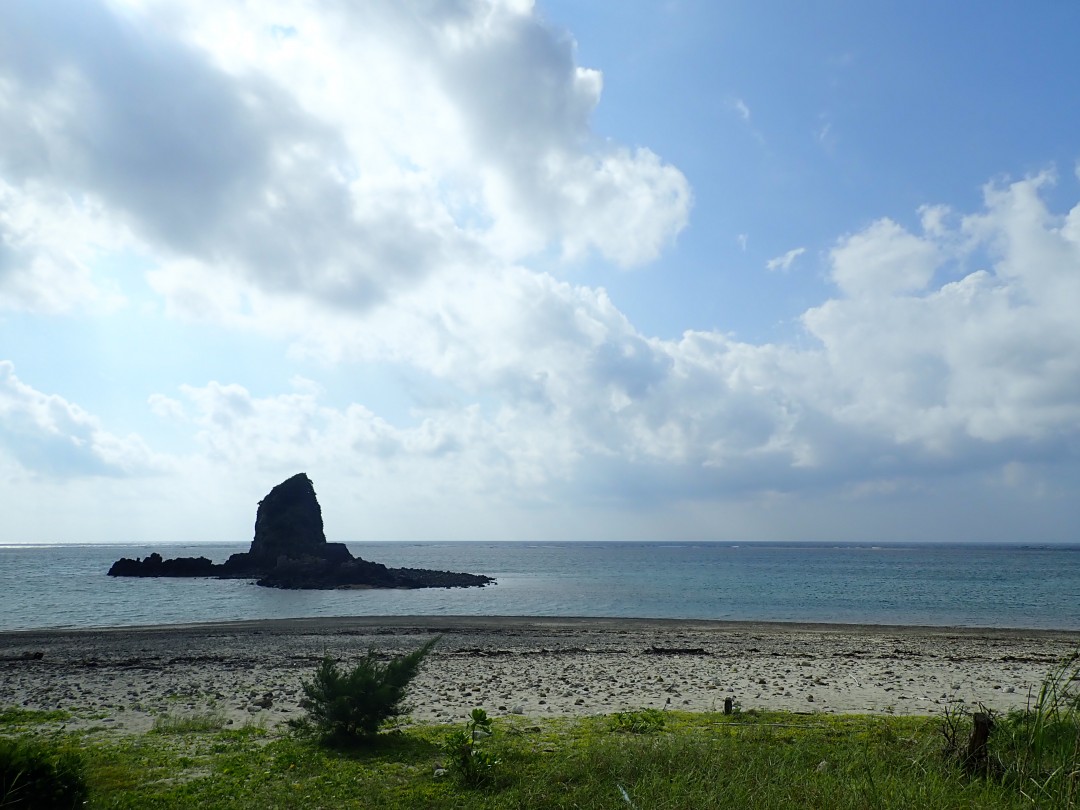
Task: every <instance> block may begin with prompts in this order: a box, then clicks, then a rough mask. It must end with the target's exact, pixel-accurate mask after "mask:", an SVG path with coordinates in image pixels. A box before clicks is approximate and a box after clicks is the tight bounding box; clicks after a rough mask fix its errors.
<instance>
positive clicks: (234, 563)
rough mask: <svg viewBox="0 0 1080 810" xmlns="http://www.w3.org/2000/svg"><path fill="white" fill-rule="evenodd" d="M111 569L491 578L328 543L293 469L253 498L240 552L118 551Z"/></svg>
mask: <svg viewBox="0 0 1080 810" xmlns="http://www.w3.org/2000/svg"><path fill="white" fill-rule="evenodd" d="M109 576H111V577H217V578H219V579H254V580H256V584H258V585H263V586H265V587H268V588H293V589H328V588H468V587H480V586H484V585H488V584H490V583H492V582H494V580H493V579H492V578H491V577H488V576H484V575H481V574H464V573H456V572H453V571H432V570H429V569H426V568H388V567H387V566H385V565H382V564H381V563H376V562H371V561H369V560H364V559H361V558H359V557H354V556H353V555H352V553H351V552H350V551H349V549H348V548H347V547H346V546H345V544H344V543H328V542H326V535H325V534H324V532H323V520H322V509H321V508H320V506H319V501H318V499H317V498H316V497H315V488H314V486H313V485H312V483H311V479H310V478H308V477H307V475H305V474H304V473H299V474H297V475H294V476H293V477H292V478H289V479H288V480H286V481H283V482H282V483H280V484H278V485H277V486H276V487H274V488H273V489H272V490H270V493H269V494H268V495H267V496H266V497H265V498H263V500H261V501H260V502H259V508H258V510H257V512H256V516H255V539H254V540H253V541H252V542H251V548H250V549H249V550H248V551H246V552H241V553H239V554H233V555H232V556H231V557H229V559H228V560H226V561H225V562H223V563H214V562H213V561H212V560H210V559H208V558H207V557H176V558H174V559H168V560H167V559H163V558H162V556H161V555H160V554H158V553H156V552H155V553H153V554H150V555H149V556H148V557H146V558H145V559H143V558H136V559H134V560H133V559H130V558H127V557H124V558H121V559H119V560H117V561H116V562H115V563H113V565H112V567H111V568H110V569H109Z"/></svg>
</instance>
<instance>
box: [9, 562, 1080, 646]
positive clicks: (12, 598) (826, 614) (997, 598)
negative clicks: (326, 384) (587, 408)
mask: <svg viewBox="0 0 1080 810" xmlns="http://www.w3.org/2000/svg"><path fill="white" fill-rule="evenodd" d="M348 545H349V548H350V550H351V551H352V552H353V554H354V555H357V556H361V557H363V558H365V559H369V560H374V561H376V562H381V563H384V564H386V565H390V566H394V567H420V568H437V569H446V570H455V571H469V572H472V573H480V574H488V575H491V576H494V577H496V578H497V580H498V584H496V585H493V586H489V587H486V588H470V589H456V590H441V589H440V590H421V591H399V590H390V591H382V590H369V591H279V590H274V589H270V588H259V587H257V586H256V585H254V584H253V583H250V582H245V581H237V580H213V579H187V580H183V579H179V580H178V579H116V578H112V577H108V576H106V575H105V572H106V571H107V570H108V568H109V565H110V564H111V563H112V562H113V561H114V560H116V559H117V558H119V557H137V556H138V557H144V556H146V555H147V554H149V553H150V552H151V551H155V550H156V551H159V552H160V553H161V554H162V555H163V556H165V557H180V556H206V557H210V558H211V559H212V560H214V561H215V562H222V561H224V559H225V558H226V557H227V556H228V555H229V554H231V553H233V552H236V551H246V550H247V548H248V544H247V543H241V544H232V545H208V544H200V545H188V546H178V545H174V546H168V545H159V546H48V547H45V546H34V547H28V546H0V630H21V629H31V628H45V627H110V626H128V625H141V624H173V623H186V622H204V621H223V620H232V619H265V618H290V617H312V616H376V615H410V614H417V615H431V614H453V615H474V616H483V615H501V616H625V617H642V618H687V619H690V618H693V619H722V620H764V621H804V622H842V623H867V624H920V625H959V626H974V627H1027V628H1047V629H1067V630H1078V629H1080V546H1052V547H1020V546H973V545H907V546H900V545H884V546H873V547H872V546H859V545H835V544H825V543H822V544H808V543H800V544H738V545H734V544H731V543H349V544H348Z"/></svg>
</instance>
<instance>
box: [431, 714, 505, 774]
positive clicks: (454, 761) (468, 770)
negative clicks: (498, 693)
mask: <svg viewBox="0 0 1080 810" xmlns="http://www.w3.org/2000/svg"><path fill="white" fill-rule="evenodd" d="M493 733H494V732H493V730H492V728H491V718H490V717H488V715H487V712H485V711H484V710H483V709H473V710H472V714H471V715H469V720H468V722H467V723H465V728H464V729H458V730H457V731H454V732H452V733H451V734H450V736H449V737H447V738H446V741H445V742H444V743H443V753H445V754H446V766H445V767H446V770H447V771H449V772H450V774H452V775H453V776H454V777H456V778H457V779H458V780H459V781H460V782H462V783H463V784H465V785H468V786H469V787H479V786H480V785H484V784H488V783H490V782H491V780H492V779H494V777H495V768H496V766H497V765H498V764H499V760H498V758H497V757H496V756H495V754H493V753H492V752H491V751H489V750H487V749H486V748H485V747H484V744H483V742H482V741H483V740H485V739H488V738H490V737H491V735H492V734H493Z"/></svg>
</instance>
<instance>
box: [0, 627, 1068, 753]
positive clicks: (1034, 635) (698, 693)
mask: <svg viewBox="0 0 1080 810" xmlns="http://www.w3.org/2000/svg"><path fill="white" fill-rule="evenodd" d="M434 636H442V640H441V641H440V643H439V644H438V645H437V646H436V648H435V650H434V651H433V653H432V654H431V656H430V657H429V659H428V660H427V661H426V662H425V664H424V666H423V668H422V670H421V673H420V675H419V676H418V677H417V679H416V681H415V682H414V686H413V688H412V690H411V691H410V697H409V702H410V703H411V704H413V706H414V710H413V712H412V715H411V717H412V719H413V720H415V721H417V722H447V723H450V722H453V723H458V722H461V721H462V720H463V719H464V718H465V717H466V716H467V715H468V713H469V711H470V710H471V709H472V708H474V707H477V706H479V707H482V708H485V709H486V710H487V711H488V712H489V713H490V714H492V715H495V716H500V715H523V716H527V717H534V718H536V717H552V716H576V715H592V714H608V713H612V712H617V711H625V710H633V709H643V708H661V709H663V708H667V709H678V710H688V711H711V710H721V709H722V707H723V703H724V700H725V698H732V699H733V700H735V701H736V704H737V705H738V706H740V707H741V708H742V709H743V710H746V709H753V708H757V709H766V710H767V709H780V710H786V711H796V712H811V713H816V712H825V713H895V714H936V713H940V712H942V711H944V710H945V708H947V707H954V706H958V705H961V704H963V705H967V706H975V705H978V704H983V705H985V706H987V707H988V708H991V709H993V710H996V711H1008V710H1010V709H1016V708H1023V707H1024V706H1025V705H1026V704H1027V703H1028V702H1029V701H1030V700H1031V697H1032V695H1033V694H1037V692H1038V688H1039V686H1040V684H1041V683H1042V680H1043V678H1044V677H1045V676H1046V675H1047V674H1048V673H1049V672H1051V671H1052V670H1054V669H1055V667H1056V666H1057V665H1058V663H1059V662H1060V661H1061V660H1063V659H1064V658H1065V657H1067V656H1069V655H1072V654H1074V653H1075V652H1076V651H1077V650H1078V649H1080V631H1070V630H1027V629H1018V628H969V627H937V626H897V625H863V624H859V625H850V624H847V625H846V624H821V623H788V622H731V621H710V620H682V619H627V618H593V617H516V616H515V617H509V616H363V617H335V618H315V619H312V618H301V619H266V620H250V621H227V622H211V623H202V624H181V625H152V626H142V627H111V628H98V629H88V628H75V629H56V630H54V629H45V630H18V631H4V632H0V709H2V708H7V707H12V706H14V707H19V708H26V709H37V710H51V709H58V708H59V709H65V710H68V711H72V712H74V713H75V714H76V717H75V718H74V719H72V720H70V721H67V722H66V724H65V725H66V727H68V728H87V727H102V728H111V729H117V730H121V731H127V732H141V731H145V730H147V729H149V728H151V727H152V726H153V722H154V718H155V717H157V716H161V715H166V714H168V715H172V716H177V715H191V714H206V713H217V714H220V715H221V716H222V717H223V718H224V721H225V722H226V723H231V724H234V725H243V724H245V723H255V724H257V725H265V726H266V727H267V728H270V729H273V728H276V727H277V726H279V725H281V724H282V723H284V722H285V721H287V720H288V719H290V718H292V717H297V716H299V715H300V713H301V711H302V710H300V709H299V707H298V704H299V700H300V698H301V697H302V692H301V689H300V684H301V681H303V680H307V679H310V678H311V676H312V675H313V673H314V669H315V667H316V666H317V665H318V662H319V661H320V660H321V658H322V657H323V655H331V656H333V657H335V658H337V659H339V660H343V661H345V662H346V663H348V662H349V661H351V660H355V658H356V657H358V656H359V655H362V654H363V653H364V652H365V651H366V650H367V649H368V647H369V646H374V647H375V648H376V649H377V650H379V651H380V652H383V653H388V654H400V653H402V652H406V651H408V650H411V649H414V648H415V647H417V646H419V644H420V643H422V642H423V641H425V640H427V639H428V638H431V637H434Z"/></svg>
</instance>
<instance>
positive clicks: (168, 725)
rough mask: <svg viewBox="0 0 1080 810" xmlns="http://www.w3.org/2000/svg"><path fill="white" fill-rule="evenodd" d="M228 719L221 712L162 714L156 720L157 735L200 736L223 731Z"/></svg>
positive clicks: (155, 729)
mask: <svg viewBox="0 0 1080 810" xmlns="http://www.w3.org/2000/svg"><path fill="white" fill-rule="evenodd" d="M226 723H227V718H226V717H225V715H224V714H222V713H221V712H205V713H201V714H200V713H191V714H162V715H158V716H157V717H155V718H154V728H153V731H154V733H155V734H199V733H203V732H207V731H221V730H222V729H224V728H225V725H226Z"/></svg>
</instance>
